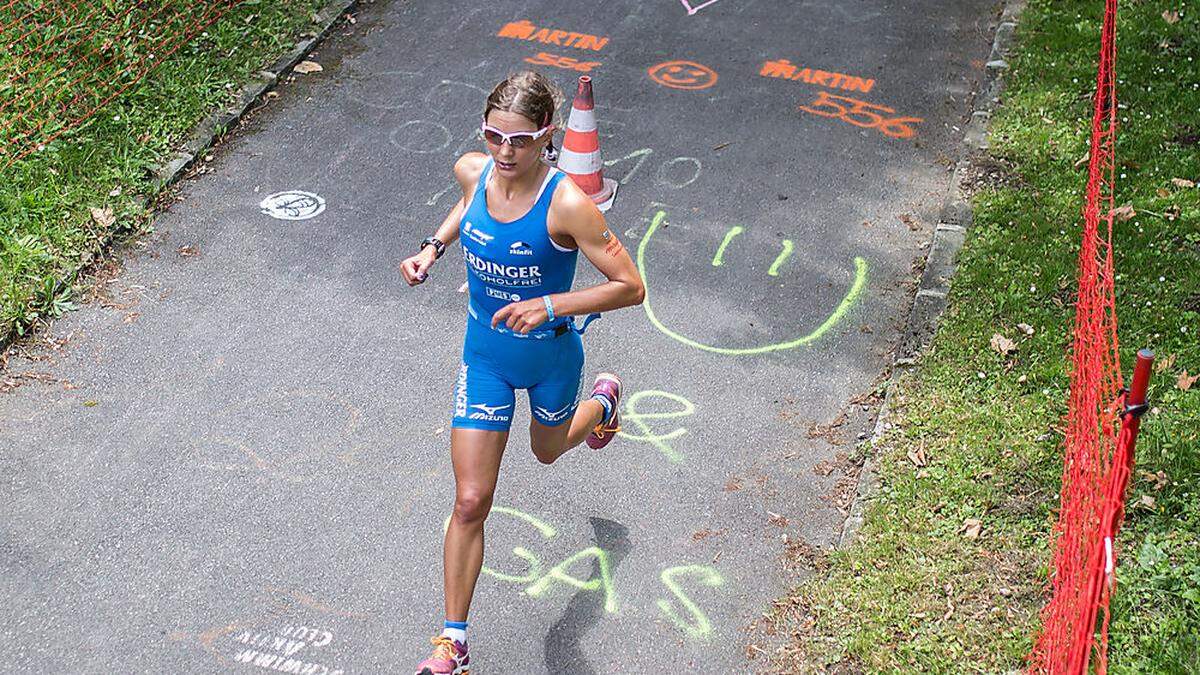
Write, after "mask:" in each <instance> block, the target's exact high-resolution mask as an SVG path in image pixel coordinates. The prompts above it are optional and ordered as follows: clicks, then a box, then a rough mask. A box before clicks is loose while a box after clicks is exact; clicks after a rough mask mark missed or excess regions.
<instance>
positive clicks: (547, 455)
mask: <svg viewBox="0 0 1200 675" xmlns="http://www.w3.org/2000/svg"><path fill="white" fill-rule="evenodd" d="M565 444H566V443H565V442H564V441H561V440H560V441H558V442H557V443H554V442H546V441H541V442H538V441H533V442H532V443H531V445H532V446H533V456H534V457H537V460H538V461H539V462H541V463H542V464H553V463H554V460H556V459H558V458H559V457H561V456H562V452H563V446H564V445H565Z"/></svg>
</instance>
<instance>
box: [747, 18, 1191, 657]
mask: <svg viewBox="0 0 1200 675" xmlns="http://www.w3.org/2000/svg"><path fill="white" fill-rule="evenodd" d="M1102 10H1103V3H1099V2H1081V1H1079V0H1070V1H1054V2H1051V1H1049V0H1032V1H1031V2H1030V4H1029V6H1028V8H1027V9H1026V10H1025V12H1024V14H1023V15H1022V17H1021V20H1020V27H1019V28H1018V44H1017V46H1016V48H1015V49H1014V54H1013V55H1012V58H1011V59H1010V62H1011V64H1012V69H1011V71H1010V72H1009V73H1008V75H1007V90H1006V93H1005V96H1004V100H1003V104H1002V107H1001V108H1000V109H998V110H997V112H996V114H995V116H994V118H993V122H992V134H993V135H992V146H993V147H992V151H991V155H992V158H993V159H992V160H991V161H992V162H994V164H995V166H994V171H993V172H992V173H993V174H995V178H993V179H991V180H989V181H988V182H986V183H985V184H983V185H982V186H981V187H980V189H979V191H978V192H977V193H976V194H975V196H974V200H973V203H974V208H975V224H974V226H973V228H972V229H971V231H970V233H969V236H968V240H967V243H966V245H965V246H964V249H963V251H962V253H961V255H960V258H959V261H960V268H959V270H958V273H957V277H956V278H955V280H954V282H953V289H952V292H951V302H950V307H949V309H948V310H947V312H946V315H945V316H944V318H943V323H942V325H941V327H940V329H939V332H938V335H937V336H936V338H935V340H934V343H933V345H932V346H931V348H930V349H929V350H928V351H927V353H926V354H924V355H923V357H922V360H921V363H920V366H919V368H918V369H917V370H916V372H915V373H913V374H911V375H909V376H907V377H905V378H903V379H902V381H901V382H900V384H899V387H898V390H897V402H898V410H897V411H896V412H895V415H894V417H893V418H892V420H891V421H892V422H893V423H894V424H895V427H894V428H893V429H892V430H891V431H889V432H888V434H887V435H886V437H885V439H884V442H883V443H882V444H881V445H880V446H879V448H878V453H879V454H878V460H879V466H880V469H879V470H880V475H881V478H882V487H881V489H880V490H879V492H878V493H877V494H876V495H875V496H874V497H873V498H872V500H871V501H870V502H869V503H868V504H867V508H866V514H867V518H866V523H865V525H864V526H863V528H862V531H861V538H860V540H859V541H857V542H856V543H855V544H853V545H851V546H850V547H848V548H847V549H845V550H839V551H834V552H832V553H831V554H830V555H829V559H828V561H827V562H828V568H827V569H824V570H823V571H821V572H818V573H817V574H815V575H814V577H813V578H812V579H811V580H809V581H807V582H806V583H804V584H803V585H801V586H800V587H798V588H796V589H795V590H794V591H793V592H792V593H791V594H790V595H789V596H788V597H786V598H783V599H781V600H779V601H778V602H777V603H776V605H775V607H774V608H773V610H772V611H771V618H772V622H771V625H770V626H769V628H768V630H770V631H772V632H776V633H779V634H782V635H789V636H791V637H790V639H789V640H788V642H787V644H785V645H784V646H783V648H782V649H781V650H780V651H778V652H775V653H771V654H769V655H768V656H766V657H764V658H766V659H767V660H768V663H769V666H770V667H771V668H773V669H778V670H792V669H799V670H807V669H815V668H819V667H824V666H830V665H832V664H840V667H848V668H851V669H857V668H862V669H864V670H866V671H870V672H912V671H916V670H922V671H930V672H956V673H957V672H973V671H978V672H997V671H1003V670H1005V669H1010V668H1019V667H1021V666H1022V665H1023V659H1024V656H1025V655H1026V654H1027V653H1028V651H1029V649H1030V646H1031V644H1032V636H1033V634H1034V633H1035V631H1036V629H1037V625H1038V611H1039V610H1040V608H1041V606H1042V604H1043V603H1044V601H1045V599H1046V592H1045V591H1046V578H1047V568H1048V565H1049V559H1050V536H1049V532H1050V527H1051V525H1052V523H1053V520H1054V517H1055V514H1056V510H1057V507H1058V486H1059V480H1060V476H1061V471H1062V459H1061V458H1062V449H1061V443H1062V433H1061V428H1062V420H1063V416H1064V414H1065V411H1066V410H1065V406H1066V393H1067V386H1068V374H1067V365H1066V361H1067V358H1068V350H1069V347H1070V341H1069V334H1070V331H1071V326H1072V320H1073V308H1072V298H1073V293H1074V290H1075V283H1076V282H1075V276H1076V255H1077V251H1078V245H1079V241H1078V240H1079V232H1080V229H1079V225H1080V220H1081V219H1080V208H1081V206H1082V204H1083V190H1084V187H1085V182H1086V171H1085V170H1084V169H1083V168H1080V169H1076V168H1075V167H1074V164H1075V163H1076V160H1078V159H1079V158H1080V157H1082V156H1083V155H1084V153H1085V152H1086V148H1087V145H1086V144H1087V139H1088V134H1089V131H1090V114H1091V101H1090V94H1091V90H1092V88H1093V86H1094V82H1095V63H1096V55H1097V52H1098V49H1099V30H1100V16H1101V12H1102ZM1168 10H1172V11H1176V10H1183V11H1182V17H1181V19H1180V20H1179V21H1178V22H1176V23H1169V22H1168V21H1166V20H1165V19H1164V18H1163V16H1162V15H1163V12H1164V11H1168ZM1117 71H1118V80H1119V81H1118V92H1117V96H1118V99H1119V101H1120V103H1121V110H1120V114H1121V127H1120V131H1119V140H1118V145H1117V158H1118V163H1119V168H1118V172H1117V173H1118V176H1117V193H1116V198H1117V203H1118V204H1124V203H1131V204H1132V205H1133V206H1134V208H1135V209H1136V210H1137V211H1138V214H1137V216H1136V217H1134V218H1133V219H1131V220H1129V221H1127V222H1123V223H1119V224H1118V226H1117V231H1116V234H1115V249H1116V257H1115V261H1116V262H1115V264H1116V269H1117V273H1118V277H1117V306H1118V317H1119V327H1120V340H1121V345H1122V348H1121V355H1122V361H1123V363H1124V365H1125V370H1126V377H1128V376H1129V374H1130V369H1131V368H1132V365H1133V356H1134V353H1135V351H1136V350H1137V349H1138V348H1140V347H1150V348H1152V349H1154V350H1155V351H1156V352H1157V354H1158V358H1159V361H1158V363H1159V365H1160V366H1164V368H1163V370H1162V372H1160V373H1157V374H1156V375H1155V377H1154V380H1153V381H1152V387H1151V391H1150V396H1151V401H1152V403H1153V405H1154V408H1155V409H1154V411H1153V412H1152V414H1150V415H1148V416H1147V417H1146V418H1145V419H1144V421H1143V426H1142V432H1141V437H1140V438H1139V441H1138V446H1137V475H1136V477H1135V481H1134V482H1133V484H1132V486H1131V488H1130V493H1129V502H1128V503H1129V505H1130V510H1129V512H1128V516H1127V519H1126V521H1125V527H1124V529H1123V530H1122V532H1121V537H1120V541H1119V544H1118V546H1119V548H1118V565H1119V567H1118V573H1117V574H1118V577H1117V578H1118V586H1117V590H1116V594H1115V596H1114V599H1113V603H1112V611H1113V618H1112V625H1111V629H1110V640H1111V649H1110V667H1111V670H1112V672H1116V673H1186V672H1200V638H1198V637H1197V636H1200V496H1198V492H1200V381H1197V383H1196V385H1194V386H1193V387H1191V388H1190V389H1188V390H1186V391H1185V390H1183V389H1181V388H1180V387H1179V386H1178V385H1177V378H1178V376H1179V375H1180V374H1181V373H1183V372H1184V371H1186V372H1187V373H1189V374H1193V375H1194V374H1196V373H1197V372H1200V339H1198V338H1197V332H1198V331H1200V189H1195V188H1192V189H1188V188H1183V187H1179V186H1176V185H1175V184H1173V183H1172V181H1171V179H1172V178H1186V179H1191V180H1193V181H1197V182H1200V146H1198V145H1197V141H1198V140H1200V90H1198V86H1197V84H1196V83H1198V82H1200V16H1197V15H1196V14H1195V10H1193V8H1191V7H1190V6H1187V7H1185V6H1184V5H1183V4H1182V3H1177V2H1167V1H1163V0H1144V1H1132V0H1131V1H1127V2H1122V3H1121V6H1120V18H1119V28H1118V57H1117ZM1174 208H1178V209H1179V216H1178V217H1176V218H1174V219H1168V218H1166V217H1163V215H1162V214H1166V213H1168V212H1172V213H1173V209H1174ZM1022 323H1024V324H1028V325H1030V326H1032V327H1033V328H1034V332H1033V334H1032V335H1026V334H1024V332H1022V331H1021V330H1020V329H1018V324H1022ZM994 333H1001V334H1003V335H1004V336H1006V337H1008V338H1010V339H1012V340H1014V341H1016V342H1017V343H1018V345H1019V348H1018V351H1017V352H1016V353H1014V354H1012V355H1009V356H1007V357H1005V356H1001V355H1000V354H999V353H997V352H996V351H994V350H992V349H991V348H990V347H989V341H990V339H991V337H992V335H993V334H994ZM918 451H921V452H923V453H924V455H925V457H926V458H927V461H926V466H924V467H920V466H917V465H916V463H914V462H913V461H912V460H911V459H909V454H910V453H913V454H916V453H917V452H918ZM1159 472H1162V475H1163V476H1164V477H1165V481H1161V480H1160V479H1159V478H1157V477H1156V476H1152V474H1158V473H1159ZM967 519H979V520H981V521H982V524H983V528H982V533H981V535H980V536H979V538H977V539H969V538H967V537H966V536H964V534H963V524H964V521H965V520H967ZM833 667H834V668H835V669H836V668H837V667H839V666H833Z"/></svg>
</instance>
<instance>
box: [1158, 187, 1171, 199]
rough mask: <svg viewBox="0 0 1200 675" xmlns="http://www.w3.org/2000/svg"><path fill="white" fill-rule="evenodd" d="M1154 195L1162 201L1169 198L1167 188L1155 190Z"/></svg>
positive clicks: (1169, 193) (1169, 194) (1169, 192)
mask: <svg viewBox="0 0 1200 675" xmlns="http://www.w3.org/2000/svg"><path fill="white" fill-rule="evenodd" d="M1154 194H1156V195H1158V196H1159V197H1162V198H1163V199H1166V198H1167V197H1170V196H1171V191H1170V190H1168V189H1167V188H1158V189H1157V190H1155V191H1154Z"/></svg>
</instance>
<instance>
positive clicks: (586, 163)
mask: <svg viewBox="0 0 1200 675" xmlns="http://www.w3.org/2000/svg"><path fill="white" fill-rule="evenodd" d="M595 107H596V104H595V101H594V100H593V98H592V78H590V77H588V76H587V75H581V76H580V77H579V91H577V92H575V102H574V103H572V104H571V116H570V117H568V118H567V133H566V136H565V137H564V138H563V147H562V151H561V152H560V153H559V155H558V168H559V169H560V170H561V171H562V172H563V173H565V174H567V175H568V176H570V177H571V180H573V181H575V184H576V185H578V186H579V187H580V189H582V190H583V191H584V192H586V193H587V194H588V196H589V197H591V198H592V201H594V202H596V206H597V207H598V208H599V209H600V210H601V211H607V210H608V209H609V208H611V207H612V205H613V202H614V201H615V200H616V198H617V182H616V181H615V180H606V179H605V178H604V162H603V160H601V159H600V134H599V133H598V132H597V131H596V112H595Z"/></svg>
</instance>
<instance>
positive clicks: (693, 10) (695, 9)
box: [679, 0, 717, 16]
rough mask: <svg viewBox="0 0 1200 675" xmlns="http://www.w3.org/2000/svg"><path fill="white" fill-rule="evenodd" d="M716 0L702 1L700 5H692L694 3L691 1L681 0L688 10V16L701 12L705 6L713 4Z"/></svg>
mask: <svg viewBox="0 0 1200 675" xmlns="http://www.w3.org/2000/svg"><path fill="white" fill-rule="evenodd" d="M716 1H717V0H708V2H702V3H700V4H699V5H696V6H695V7H692V4H691V3H690V2H688V0H679V2H682V3H683V7H684V9H686V10H687V13H688V16H691V15H693V14H695V13H696V12H699V11H700V10H702V9H704V8H705V7H708V6H709V5H711V4H713V3H714V2H716Z"/></svg>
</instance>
